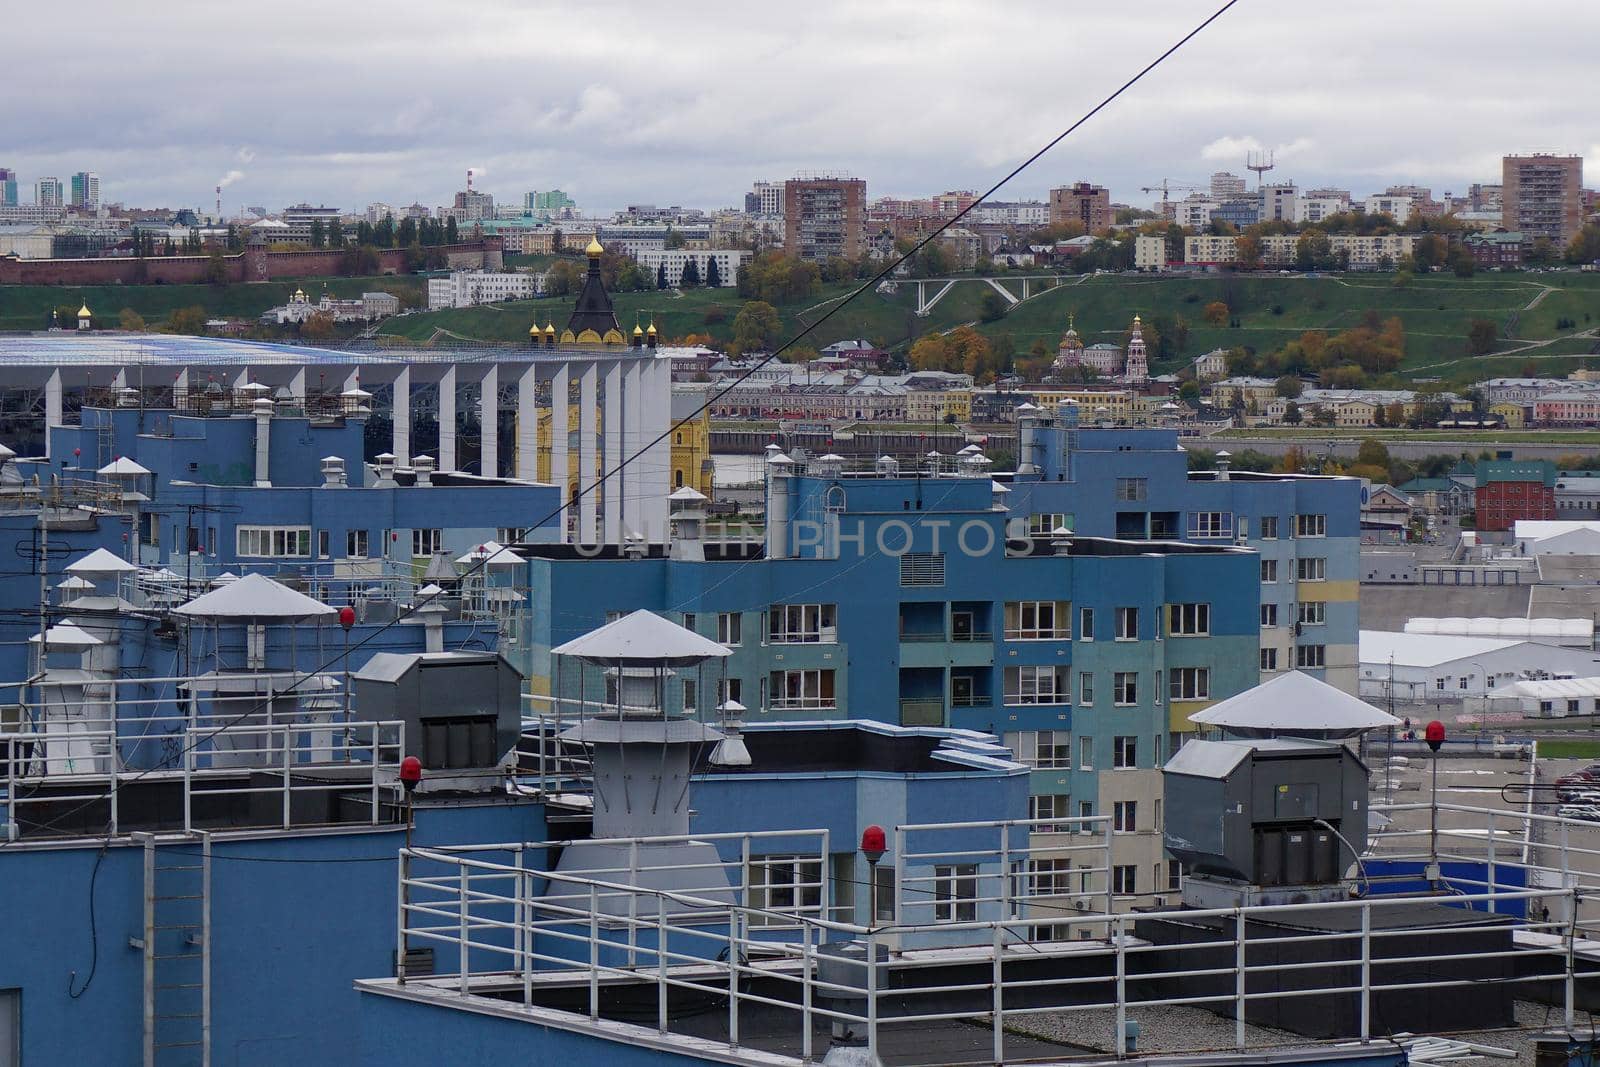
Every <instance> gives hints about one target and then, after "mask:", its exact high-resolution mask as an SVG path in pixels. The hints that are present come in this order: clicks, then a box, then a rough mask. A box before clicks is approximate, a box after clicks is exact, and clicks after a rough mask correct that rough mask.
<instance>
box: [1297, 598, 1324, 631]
mask: <svg viewBox="0 0 1600 1067" xmlns="http://www.w3.org/2000/svg"><path fill="white" fill-rule="evenodd" d="M1295 614H1296V616H1297V619H1298V621H1299V623H1300V625H1301V626H1326V625H1327V624H1328V602H1327V601H1325V600H1302V601H1300V604H1299V607H1298V609H1297V611H1296V612H1295Z"/></svg>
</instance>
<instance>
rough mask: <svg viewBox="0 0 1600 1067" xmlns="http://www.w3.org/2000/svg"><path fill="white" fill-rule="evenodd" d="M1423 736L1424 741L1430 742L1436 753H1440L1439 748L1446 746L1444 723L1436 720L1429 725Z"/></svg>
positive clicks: (1429, 745)
mask: <svg viewBox="0 0 1600 1067" xmlns="http://www.w3.org/2000/svg"><path fill="white" fill-rule="evenodd" d="M1422 736H1423V740H1425V741H1427V742H1428V747H1429V748H1431V749H1433V750H1434V751H1435V752H1437V751H1439V746H1440V745H1442V744H1444V723H1442V722H1440V721H1439V720H1438V719H1434V720H1433V721H1432V722H1430V723H1429V724H1428V727H1427V730H1426V731H1424V733H1423V735H1422Z"/></svg>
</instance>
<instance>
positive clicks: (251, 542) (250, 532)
mask: <svg viewBox="0 0 1600 1067" xmlns="http://www.w3.org/2000/svg"><path fill="white" fill-rule="evenodd" d="M235 536H236V540H237V547H238V552H239V555H241V556H269V557H270V556H279V557H288V558H298V559H309V558H310V557H311V527H309V526H240V527H238V528H237V529H236V530H235Z"/></svg>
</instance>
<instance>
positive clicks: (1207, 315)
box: [1201, 300, 1229, 326]
mask: <svg viewBox="0 0 1600 1067" xmlns="http://www.w3.org/2000/svg"><path fill="white" fill-rule="evenodd" d="M1228 314H1229V312H1228V305H1227V304H1224V303H1223V302H1222V301H1220V300H1213V301H1211V303H1209V304H1207V305H1206V309H1205V311H1203V312H1201V317H1202V318H1204V319H1205V320H1206V322H1208V323H1210V324H1211V325H1212V326H1226V325H1228Z"/></svg>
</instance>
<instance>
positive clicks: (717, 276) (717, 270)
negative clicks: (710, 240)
mask: <svg viewBox="0 0 1600 1067" xmlns="http://www.w3.org/2000/svg"><path fill="white" fill-rule="evenodd" d="M706 288H707V289H720V288H722V268H721V267H718V266H717V257H716V256H707V257H706Z"/></svg>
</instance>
